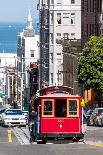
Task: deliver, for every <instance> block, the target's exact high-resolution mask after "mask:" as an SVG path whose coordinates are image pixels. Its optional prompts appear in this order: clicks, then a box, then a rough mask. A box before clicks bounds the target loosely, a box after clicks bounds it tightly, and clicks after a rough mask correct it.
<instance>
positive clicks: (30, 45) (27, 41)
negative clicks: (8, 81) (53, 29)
mask: <svg viewBox="0 0 103 155" xmlns="http://www.w3.org/2000/svg"><path fill="white" fill-rule="evenodd" d="M38 42H39V35H36V34H35V30H34V29H33V25H32V18H31V13H30V10H29V14H28V20H27V27H26V28H25V29H24V30H23V32H20V34H19V35H18V45H17V64H18V65H17V66H18V74H20V75H21V102H24V100H26V101H27V102H30V99H29V97H30V83H29V82H30V81H29V79H30V77H29V76H30V75H29V73H28V70H29V69H30V64H31V63H37V62H38V60H39V47H38ZM24 91H25V92H24ZM25 94H26V96H23V95H25ZM24 98H25V99H24Z"/></svg>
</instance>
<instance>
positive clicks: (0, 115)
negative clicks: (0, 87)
mask: <svg viewBox="0 0 103 155" xmlns="http://www.w3.org/2000/svg"><path fill="white" fill-rule="evenodd" d="M5 110H6V109H3V108H2V109H0V124H1V120H2V113H4V112H5Z"/></svg>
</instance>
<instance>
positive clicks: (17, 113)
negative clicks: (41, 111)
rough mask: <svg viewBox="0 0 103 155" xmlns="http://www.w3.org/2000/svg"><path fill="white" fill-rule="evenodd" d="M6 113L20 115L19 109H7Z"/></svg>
mask: <svg viewBox="0 0 103 155" xmlns="http://www.w3.org/2000/svg"><path fill="white" fill-rule="evenodd" d="M5 114H6V115H22V112H21V110H7V111H6V112H5Z"/></svg>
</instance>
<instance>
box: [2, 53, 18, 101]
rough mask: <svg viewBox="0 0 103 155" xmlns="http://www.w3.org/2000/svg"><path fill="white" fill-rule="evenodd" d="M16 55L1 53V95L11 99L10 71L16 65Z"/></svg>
mask: <svg viewBox="0 0 103 155" xmlns="http://www.w3.org/2000/svg"><path fill="white" fill-rule="evenodd" d="M16 58H17V54H16V53H4V52H3V53H0V93H4V94H6V95H7V97H8V98H9V93H10V88H9V87H8V85H9V78H10V77H9V73H8V69H10V68H14V67H15V65H16Z"/></svg>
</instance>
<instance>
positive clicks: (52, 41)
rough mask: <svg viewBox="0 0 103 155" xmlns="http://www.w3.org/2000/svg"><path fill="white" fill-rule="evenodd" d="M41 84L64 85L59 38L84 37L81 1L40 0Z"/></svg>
mask: <svg viewBox="0 0 103 155" xmlns="http://www.w3.org/2000/svg"><path fill="white" fill-rule="evenodd" d="M38 8H39V12H40V58H41V60H40V61H41V62H40V63H41V64H42V65H41V71H40V73H41V87H45V86H48V85H63V72H62V71H63V53H62V50H63V47H62V45H60V44H59V43H58V41H59V40H60V39H64V38H65V39H66V38H69V39H74V38H75V39H81V26H80V25H81V1H80V0H65V1H63V0H48V1H46V0H40V1H39V7H38Z"/></svg>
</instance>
